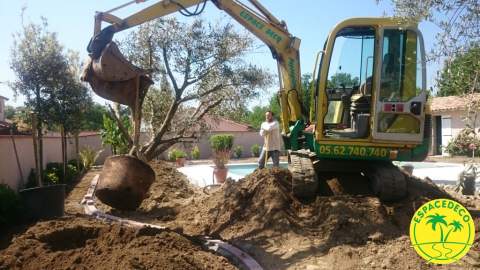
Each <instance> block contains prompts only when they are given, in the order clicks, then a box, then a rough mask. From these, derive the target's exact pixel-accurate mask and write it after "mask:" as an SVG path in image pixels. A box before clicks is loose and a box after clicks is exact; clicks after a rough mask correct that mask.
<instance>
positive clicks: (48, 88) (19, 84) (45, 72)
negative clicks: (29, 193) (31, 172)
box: [10, 18, 69, 185]
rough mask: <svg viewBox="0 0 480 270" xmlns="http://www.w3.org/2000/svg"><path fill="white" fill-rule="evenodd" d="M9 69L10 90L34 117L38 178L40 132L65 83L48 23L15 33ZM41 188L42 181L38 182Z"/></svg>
mask: <svg viewBox="0 0 480 270" xmlns="http://www.w3.org/2000/svg"><path fill="white" fill-rule="evenodd" d="M10 67H11V69H12V70H13V72H14V74H15V76H16V78H15V81H14V82H13V83H11V87H12V88H13V89H14V91H15V92H16V93H20V94H22V95H24V96H25V98H26V106H27V107H28V108H30V109H31V110H32V111H33V112H34V113H35V115H36V117H37V119H38V121H37V125H36V126H35V127H33V129H36V132H37V134H38V146H39V151H38V152H39V153H38V160H37V164H39V165H40V166H39V170H40V171H39V172H37V173H38V174H39V175H42V174H43V172H42V171H43V168H42V164H43V140H42V137H43V136H42V135H43V129H44V126H45V125H47V124H51V123H52V122H51V121H52V118H51V115H52V111H53V110H54V107H55V105H54V103H55V102H56V100H55V92H56V91H57V90H59V89H60V87H61V85H63V84H64V79H65V78H64V76H62V75H61V74H64V73H65V71H66V70H68V68H69V66H68V61H67V59H66V57H65V55H64V54H63V47H62V46H61V45H60V43H59V42H58V40H57V37H56V34H55V33H52V32H49V31H48V30H47V22H46V20H45V19H43V18H42V23H41V24H34V23H29V24H26V25H23V26H22V31H21V32H19V33H17V34H15V36H14V42H13V46H12V49H11V57H10ZM39 184H40V185H41V182H40V183H39Z"/></svg>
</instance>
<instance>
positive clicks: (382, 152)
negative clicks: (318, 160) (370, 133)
mask: <svg viewBox="0 0 480 270" xmlns="http://www.w3.org/2000/svg"><path fill="white" fill-rule="evenodd" d="M318 150H319V152H320V154H321V155H332V156H358V157H379V158H386V157H388V156H389V151H388V149H386V148H376V147H364V146H350V145H320V146H319V149H318Z"/></svg>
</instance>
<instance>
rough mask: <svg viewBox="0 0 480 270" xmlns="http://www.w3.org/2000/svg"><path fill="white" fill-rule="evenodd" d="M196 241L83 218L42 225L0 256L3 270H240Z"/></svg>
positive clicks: (152, 230)
mask: <svg viewBox="0 0 480 270" xmlns="http://www.w3.org/2000/svg"><path fill="white" fill-rule="evenodd" d="M192 240H193V238H191V239H189V238H187V237H184V236H182V235H180V234H178V233H175V232H172V231H160V230H156V229H151V228H145V229H139V230H137V229H132V228H127V227H122V226H120V225H117V224H105V223H101V222H99V221H96V220H91V219H85V218H79V217H77V218H63V219H58V220H54V221H48V222H40V223H38V224H36V225H35V226H33V227H31V228H30V229H29V230H28V231H26V232H25V233H24V234H22V235H21V236H19V237H17V238H15V239H14V240H13V242H12V244H11V245H10V246H9V247H8V248H7V249H5V250H2V251H0V269H236V268H235V267H234V266H233V265H231V264H230V263H229V262H228V261H227V260H226V259H225V258H223V257H220V256H217V255H215V254H212V253H211V252H208V251H205V250H204V249H203V248H202V247H201V246H200V244H199V243H198V242H195V240H193V241H192Z"/></svg>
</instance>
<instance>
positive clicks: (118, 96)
mask: <svg viewBox="0 0 480 270" xmlns="http://www.w3.org/2000/svg"><path fill="white" fill-rule="evenodd" d="M137 78H139V80H140V81H139V90H140V100H142V98H143V97H144V96H145V94H146V92H147V90H148V88H149V87H150V85H152V84H153V81H152V80H151V79H150V78H149V77H148V76H147V75H145V71H144V70H142V69H140V68H138V67H136V66H134V65H132V64H131V63H130V62H129V61H128V60H127V59H125V57H124V56H123V55H122V53H121V52H120V50H119V49H118V47H117V45H116V44H115V42H113V41H112V42H110V43H108V44H107V45H106V46H105V48H104V49H103V50H102V52H101V54H100V56H99V57H98V58H96V59H95V58H92V59H91V61H90V62H89V63H88V65H87V66H86V68H85V70H84V72H83V75H82V80H84V81H87V82H89V84H90V86H91V87H92V89H93V91H94V92H95V93H96V94H97V95H99V96H101V97H103V98H105V99H108V100H111V101H114V102H118V103H120V104H123V105H127V106H129V107H130V108H134V107H135V100H136V94H137V93H136V91H137V81H136V80H137Z"/></svg>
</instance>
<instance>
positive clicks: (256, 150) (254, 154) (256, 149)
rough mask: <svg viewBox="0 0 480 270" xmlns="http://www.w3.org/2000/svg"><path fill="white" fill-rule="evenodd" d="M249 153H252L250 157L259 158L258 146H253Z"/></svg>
mask: <svg viewBox="0 0 480 270" xmlns="http://www.w3.org/2000/svg"><path fill="white" fill-rule="evenodd" d="M250 151H251V152H252V156H254V157H259V156H260V145H258V144H254V145H252V147H251V148H250Z"/></svg>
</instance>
